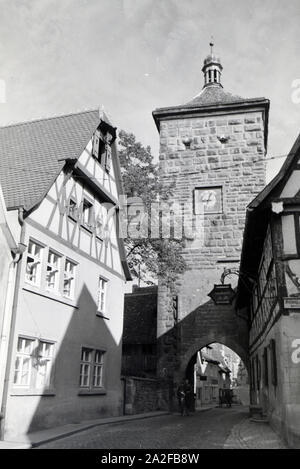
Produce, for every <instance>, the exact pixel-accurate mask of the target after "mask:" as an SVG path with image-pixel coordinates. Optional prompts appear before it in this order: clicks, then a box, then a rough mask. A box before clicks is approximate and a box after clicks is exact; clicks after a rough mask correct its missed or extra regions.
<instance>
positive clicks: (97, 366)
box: [79, 346, 106, 393]
mask: <svg viewBox="0 0 300 469" xmlns="http://www.w3.org/2000/svg"><path fill="white" fill-rule="evenodd" d="M84 352H88V353H89V354H90V357H89V360H86V359H84V355H83V353H84ZM105 353H106V350H104V349H103V348H92V347H88V346H82V347H81V356H80V368H79V389H80V391H86V392H91V393H92V392H93V391H94V392H97V391H99V392H101V391H104V390H105V387H104V364H105V358H104V357H105ZM97 354H99V355H100V361H97ZM83 366H88V374H87V375H85V374H84V373H82V367H83ZM99 370H100V373H99ZM84 376H87V383H86V384H85V382H84V381H83V380H82V377H84ZM99 376H100V384H95V378H96V379H97V378H98V377H99Z"/></svg>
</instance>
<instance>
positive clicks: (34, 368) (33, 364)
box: [12, 334, 56, 395]
mask: <svg viewBox="0 0 300 469" xmlns="http://www.w3.org/2000/svg"><path fill="white" fill-rule="evenodd" d="M19 340H28V341H31V342H32V347H31V352H30V354H28V356H29V357H30V375H29V378H28V383H27V384H19V383H18V382H15V373H16V370H17V368H16V362H17V358H18V355H20V352H18V343H19ZM41 343H45V344H48V345H51V346H52V353H51V356H49V357H47V361H48V362H50V363H51V365H50V370H49V372H48V374H47V382H46V383H44V384H43V385H42V386H40V385H39V384H38V379H39V378H38V373H39V371H38V370H39V366H40V363H39V361H40V345H41ZM55 356H56V342H55V341H53V340H50V339H44V338H37V337H29V336H26V335H24V334H20V335H18V337H17V344H16V353H15V361H14V365H13V367H14V368H13V379H12V394H16V393H18V392H21V393H22V394H23V393H24V392H25V393H27V394H37V395H40V394H48V393H50V392H53V389H54V388H53V384H54V367H55Z"/></svg>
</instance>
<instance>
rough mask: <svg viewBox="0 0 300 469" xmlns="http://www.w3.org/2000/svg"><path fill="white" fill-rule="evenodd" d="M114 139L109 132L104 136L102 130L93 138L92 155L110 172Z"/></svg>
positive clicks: (97, 131)
mask: <svg viewBox="0 0 300 469" xmlns="http://www.w3.org/2000/svg"><path fill="white" fill-rule="evenodd" d="M112 140H113V137H112V135H111V134H110V133H109V132H106V133H105V134H103V133H102V132H101V131H100V130H96V132H95V133H94V136H93V149H92V154H93V156H94V157H95V158H97V160H98V161H99V163H100V164H101V166H103V168H104V169H105V170H106V171H107V172H109V171H110V168H111V159H112V156H111V143H112Z"/></svg>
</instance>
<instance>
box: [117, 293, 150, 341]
mask: <svg viewBox="0 0 300 469" xmlns="http://www.w3.org/2000/svg"><path fill="white" fill-rule="evenodd" d="M156 318H157V287H148V288H141V289H138V290H136V291H134V292H133V293H127V294H126V295H125V302H124V328H123V344H145V345H146V344H155V343H156Z"/></svg>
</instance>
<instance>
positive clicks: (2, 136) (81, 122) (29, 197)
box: [0, 110, 100, 210]
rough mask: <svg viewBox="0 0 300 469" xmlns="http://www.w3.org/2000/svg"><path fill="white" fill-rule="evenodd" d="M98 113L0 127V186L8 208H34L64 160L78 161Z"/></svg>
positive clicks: (82, 113) (88, 112)
mask: <svg viewBox="0 0 300 469" xmlns="http://www.w3.org/2000/svg"><path fill="white" fill-rule="evenodd" d="M99 121H100V118H99V111H98V110H92V111H84V112H80V113H77V114H68V115H64V116H58V117H51V118H47V119H41V120H36V121H30V122H23V123H19V124H14V125H9V126H6V127H0V183H1V185H2V189H3V195H4V199H5V203H6V206H7V208H8V209H11V208H16V207H19V206H23V207H24V208H25V210H29V209H31V208H32V207H33V206H35V205H36V204H37V203H39V201H40V200H41V198H42V197H43V196H44V195H45V193H46V192H47V191H48V190H49V188H50V186H51V184H52V183H53V181H54V180H55V178H56V177H57V176H58V174H59V173H60V171H61V169H62V168H63V166H64V163H65V160H66V159H76V158H78V157H79V156H80V155H81V153H82V151H83V150H84V148H85V147H86V145H87V143H88V141H89V139H90V138H91V135H92V133H93V132H94V131H95V129H96V128H97V126H98V124H99Z"/></svg>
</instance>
